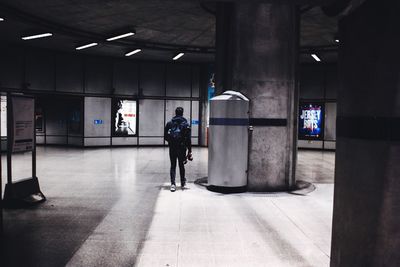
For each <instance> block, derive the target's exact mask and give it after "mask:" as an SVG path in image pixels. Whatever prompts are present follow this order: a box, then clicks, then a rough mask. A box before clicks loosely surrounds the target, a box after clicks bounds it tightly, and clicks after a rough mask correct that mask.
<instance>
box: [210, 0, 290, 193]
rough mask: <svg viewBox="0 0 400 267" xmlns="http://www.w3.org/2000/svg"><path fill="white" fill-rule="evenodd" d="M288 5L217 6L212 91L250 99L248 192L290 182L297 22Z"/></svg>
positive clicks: (283, 186) (284, 186) (286, 186)
mask: <svg viewBox="0 0 400 267" xmlns="http://www.w3.org/2000/svg"><path fill="white" fill-rule="evenodd" d="M297 18H298V17H297V12H296V8H295V6H294V5H291V4H277V3H273V4H271V3H252V4H249V3H238V2H237V3H219V4H217V37H216V40H217V41H216V47H217V54H216V61H217V64H216V80H217V81H216V82H217V84H216V90H217V93H221V92H223V91H225V90H235V91H240V92H242V93H243V94H245V95H246V96H247V97H248V98H249V99H250V118H251V121H250V123H251V124H252V125H254V126H255V127H254V131H253V134H252V138H251V144H250V150H249V170H248V172H249V173H248V174H249V178H248V188H249V190H250V191H276V190H287V189H289V188H291V187H292V186H293V185H294V183H295V177H294V172H295V155H296V142H297V137H296V128H297V127H296V125H297V124H296V122H297V119H296V114H297V97H298V96H297V89H296V88H297V86H296V83H295V80H296V79H295V76H296V75H295V74H296V72H295V70H296V65H297V64H296V63H297V43H298V20H297Z"/></svg>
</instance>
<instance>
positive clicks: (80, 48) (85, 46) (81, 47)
mask: <svg viewBox="0 0 400 267" xmlns="http://www.w3.org/2000/svg"><path fill="white" fill-rule="evenodd" d="M96 45H98V43H90V44H86V45H82V46H78V47H76V48H75V49H76V50H82V49H85V48H89V47H92V46H96Z"/></svg>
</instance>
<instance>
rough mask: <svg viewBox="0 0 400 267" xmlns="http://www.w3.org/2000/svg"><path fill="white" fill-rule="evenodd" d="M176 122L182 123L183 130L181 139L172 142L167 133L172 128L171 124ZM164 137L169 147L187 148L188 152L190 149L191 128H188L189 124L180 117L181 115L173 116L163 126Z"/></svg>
mask: <svg viewBox="0 0 400 267" xmlns="http://www.w3.org/2000/svg"><path fill="white" fill-rule="evenodd" d="M175 123H177V124H180V125H182V126H183V127H182V128H183V131H182V137H183V138H182V140H181V141H180V142H179V143H177V144H176V143H173V142H172V140H171V137H170V135H169V130H170V129H172V127H173V125H174V124H175ZM164 139H165V140H166V141H167V142H168V145H169V146H170V147H171V146H173V147H179V146H180V147H185V148H187V149H188V150H189V152H191V151H192V138H191V130H190V125H189V123H188V122H187V120H186V119H185V118H184V117H182V116H175V117H173V118H172V120H170V121H169V122H168V123H167V124H166V125H165V128H164Z"/></svg>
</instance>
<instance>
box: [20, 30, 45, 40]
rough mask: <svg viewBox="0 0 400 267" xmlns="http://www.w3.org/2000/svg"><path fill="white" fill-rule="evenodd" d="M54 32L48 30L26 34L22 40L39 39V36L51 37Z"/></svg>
mask: <svg viewBox="0 0 400 267" xmlns="http://www.w3.org/2000/svg"><path fill="white" fill-rule="evenodd" d="M52 35H53V34H52V33H49V32H46V33H41V34H35V35H29V36H24V37H22V40H25V41H26V40H33V39H39V38H44V37H50V36H52Z"/></svg>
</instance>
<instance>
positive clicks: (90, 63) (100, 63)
mask: <svg viewBox="0 0 400 267" xmlns="http://www.w3.org/2000/svg"><path fill="white" fill-rule="evenodd" d="M85 75H86V76H85V93H94V94H111V93H112V80H111V79H112V68H111V62H110V60H109V59H106V58H101V57H99V58H95V57H88V58H86V61H85Z"/></svg>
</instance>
